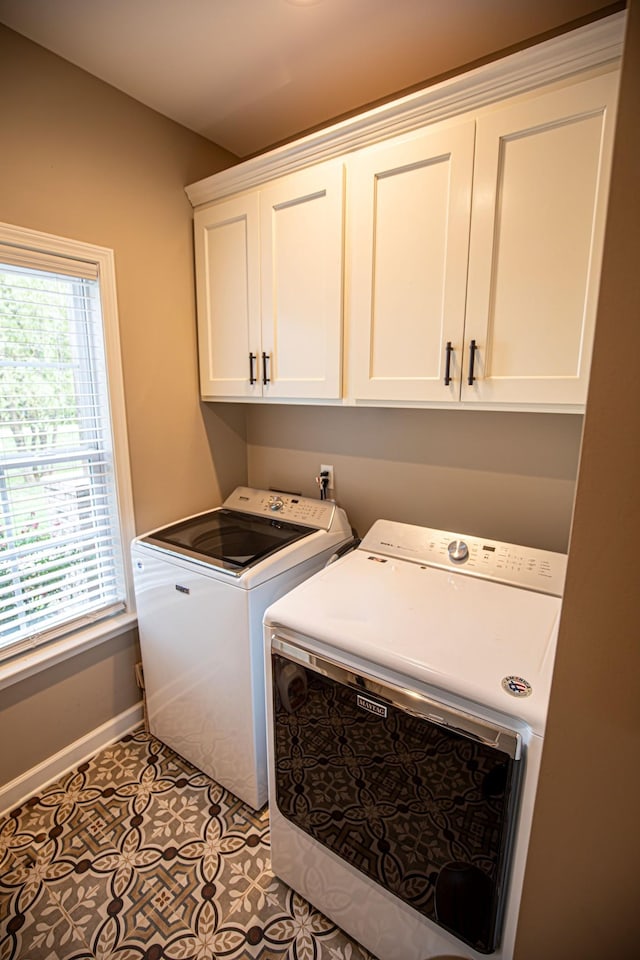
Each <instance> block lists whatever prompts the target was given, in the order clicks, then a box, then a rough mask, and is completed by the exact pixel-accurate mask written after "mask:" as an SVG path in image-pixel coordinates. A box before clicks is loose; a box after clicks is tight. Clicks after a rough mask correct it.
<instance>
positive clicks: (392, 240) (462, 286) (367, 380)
mask: <svg viewBox="0 0 640 960" xmlns="http://www.w3.org/2000/svg"><path fill="white" fill-rule="evenodd" d="M473 141H474V124H473V121H470V122H466V123H462V124H456V125H451V124H447V125H445V124H441V125H438V127H435V128H433V129H431V130H429V131H427V132H426V133H425V134H423V135H422V136H419V137H416V138H412V139H410V140H405V141H402V142H400V143H392V144H388V145H383V146H380V147H376V148H373V149H371V150H367V151H366V152H363V153H362V154H360V155H358V156H355V157H354V158H353V159H352V160H350V161H349V164H348V168H347V175H348V198H349V223H350V227H349V264H350V295H349V296H350V308H349V337H350V352H351V358H352V362H351V365H350V375H351V383H350V390H349V392H350V393H351V394H352V395H353V396H354V397H355V398H357V399H372V400H385V399H389V400H418V401H419V400H423V401H424V400H428V401H431V400H436V401H445V402H446V401H449V402H451V401H455V400H457V399H458V398H459V393H460V354H461V351H462V336H463V327H464V310H465V290H466V281H467V255H468V245H469V216H470V208H471V178H472V169H473ZM447 343H450V345H451V351H450V354H449V356H450V371H449V372H450V375H451V376H450V382H449V383H448V384H446V383H445V373H446V368H447Z"/></svg>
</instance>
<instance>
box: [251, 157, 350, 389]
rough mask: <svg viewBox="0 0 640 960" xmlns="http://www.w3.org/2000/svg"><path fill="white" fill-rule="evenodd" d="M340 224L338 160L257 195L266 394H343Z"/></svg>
mask: <svg viewBox="0 0 640 960" xmlns="http://www.w3.org/2000/svg"><path fill="white" fill-rule="evenodd" d="M343 223H344V169H343V166H342V164H328V165H326V164H322V165H320V166H319V167H317V168H315V167H314V168H311V169H310V170H305V171H302V172H301V173H296V174H292V175H291V176H290V177H284V178H282V179H281V180H278V181H276V183H274V184H273V185H271V186H269V187H267V188H266V189H265V190H263V191H261V193H260V224H261V239H262V246H261V262H262V351H261V362H264V363H265V364H266V367H267V377H266V379H267V380H268V382H267V383H266V384H265V385H264V390H263V393H264V395H265V396H271V397H291V398H295V397H300V398H317V399H337V398H338V397H340V396H341V393H342V278H343V234H344V227H343ZM262 353H264V357H262ZM262 372H263V374H264V370H263V371H262ZM263 379H264V377H263Z"/></svg>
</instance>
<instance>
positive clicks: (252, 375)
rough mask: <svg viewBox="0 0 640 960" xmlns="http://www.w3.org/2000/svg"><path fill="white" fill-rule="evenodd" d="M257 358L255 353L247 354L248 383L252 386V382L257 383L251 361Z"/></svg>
mask: <svg viewBox="0 0 640 960" xmlns="http://www.w3.org/2000/svg"><path fill="white" fill-rule="evenodd" d="M257 359H258V356H257V354H255V353H250V354H249V383H250V384H251V386H253V384H254V383H257V381H258V378H257V377H256V376H255V374H254V372H253V362H254V360H257Z"/></svg>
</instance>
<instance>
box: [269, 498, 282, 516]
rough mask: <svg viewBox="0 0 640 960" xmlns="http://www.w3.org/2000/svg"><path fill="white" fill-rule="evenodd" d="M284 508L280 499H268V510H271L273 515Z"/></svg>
mask: <svg viewBox="0 0 640 960" xmlns="http://www.w3.org/2000/svg"><path fill="white" fill-rule="evenodd" d="M283 507H284V500H283V499H282V497H270V499H269V509H270V510H273V512H274V513H277V511H278V510H282V508H283Z"/></svg>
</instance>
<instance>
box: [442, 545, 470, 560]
mask: <svg viewBox="0 0 640 960" xmlns="http://www.w3.org/2000/svg"><path fill="white" fill-rule="evenodd" d="M447 549H448V551H449V559H450V560H452V561H453V562H454V563H464V561H465V560H466V559H467V557H468V556H469V547H468V546H467V545H466V543H465V542H464V540H452V541H451V543H450V544H449V546H448V548H447Z"/></svg>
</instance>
